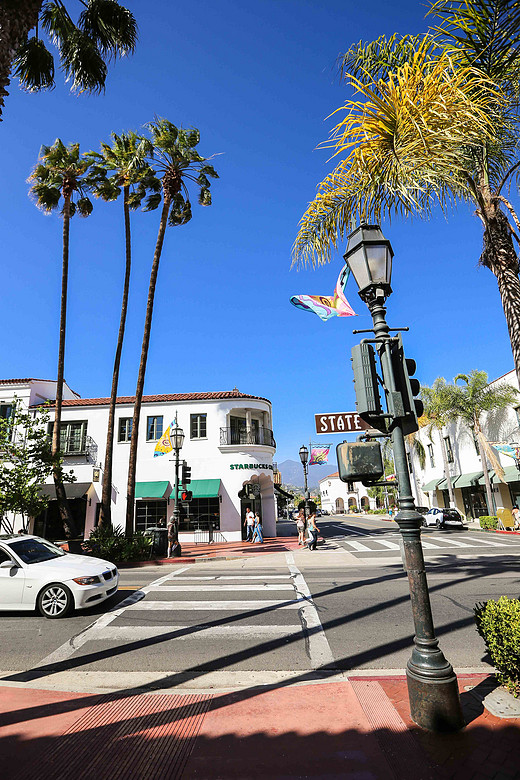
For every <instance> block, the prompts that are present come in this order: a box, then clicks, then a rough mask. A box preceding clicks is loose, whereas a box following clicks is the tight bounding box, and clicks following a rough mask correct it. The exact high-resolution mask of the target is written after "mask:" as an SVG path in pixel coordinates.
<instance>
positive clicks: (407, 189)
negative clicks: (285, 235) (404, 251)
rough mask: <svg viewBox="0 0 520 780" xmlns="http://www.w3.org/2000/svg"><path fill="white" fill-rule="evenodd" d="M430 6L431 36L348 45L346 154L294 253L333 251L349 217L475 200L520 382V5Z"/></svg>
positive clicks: (450, 1) (338, 141)
mask: <svg viewBox="0 0 520 780" xmlns="http://www.w3.org/2000/svg"><path fill="white" fill-rule="evenodd" d="M430 13H431V14H435V15H436V22H437V27H436V28H434V29H433V30H432V31H430V32H428V33H426V34H424V35H419V36H404V37H403V38H400V37H398V36H397V35H394V36H392V37H391V38H389V39H388V38H386V37H385V36H382V37H380V38H378V39H377V40H376V41H373V42H371V43H369V44H364V43H362V42H360V43H358V44H356V45H354V46H352V47H351V49H349V51H348V52H347V53H346V54H345V55H344V56H343V58H342V62H341V65H342V69H343V72H344V74H345V77H346V80H347V82H348V84H349V85H350V87H352V89H353V90H354V91H355V92H357V94H358V95H359V96H360V98H361V99H359V100H356V101H353V100H350V101H347V102H346V104H345V106H344V107H342V108H341V109H338V111H343V112H345V116H344V118H343V119H342V120H341V121H340V122H339V123H338V125H337V126H336V127H335V128H334V130H333V132H332V135H331V138H330V139H329V141H328V142H326V143H325V144H324V146H328V147H331V148H333V149H334V150H335V155H341V156H343V158H344V159H342V160H341V162H340V163H339V164H338V165H337V167H336V168H335V170H334V171H333V172H332V173H331V174H329V176H327V177H326V179H325V180H324V181H323V182H322V183H321V184H320V185H319V188H318V194H317V197H316V198H315V200H314V201H313V202H312V203H311V204H310V206H309V207H308V209H307V211H306V213H305V214H304V216H303V217H302V219H301V221H300V229H299V233H298V236H297V239H296V242H295V245H294V248H293V262H294V263H296V264H306V263H311V264H312V265H315V264H318V265H320V264H323V263H325V262H328V261H329V260H330V257H331V250H332V249H333V248H335V247H336V246H337V244H338V241H339V240H340V239H342V238H343V237H344V235H345V234H346V233H347V232H349V229H350V225H351V222H352V220H354V219H357V220H358V221H363V220H376V221H381V220H382V219H383V218H390V217H391V216H394V215H397V216H410V215H416V216H419V217H420V218H424V217H427V216H428V215H429V214H430V213H431V212H432V211H433V209H434V208H435V206H439V207H440V208H441V209H443V210H448V208H449V207H451V206H452V205H453V204H454V203H464V202H469V203H472V204H474V206H475V207H476V211H475V213H476V215H477V216H478V218H479V219H480V220H481V222H482V225H483V243H484V246H483V252H482V255H481V257H480V263H481V264H482V265H484V266H486V267H487V268H489V269H490V270H491V271H492V272H493V274H495V276H496V278H497V282H498V287H499V291H500V295H501V299H502V305H503V309H504V313H505V317H506V321H507V326H508V330H509V337H510V341H511V346H512V351H513V357H514V362H515V368H516V372H517V376H518V378H519V381H520V279H519V275H518V271H519V260H518V256H517V253H516V251H515V246H514V244H513V241H516V242H517V243H519V242H520V238H519V236H520V220H519V218H518V215H517V214H516V212H515V210H514V208H513V206H512V205H511V203H510V201H509V200H508V198H507V197H506V196H505V195H504V191H505V188H506V187H510V185H511V181H512V178H513V175H519V170H520V154H519V149H520V147H519V145H518V142H517V128H518V122H519V121H520V110H519V105H520V103H519V100H518V74H519V72H520V14H519V13H518V5H517V3H516V0H439V2H437V3H434V4H433V5H432V6H431V8H430ZM510 218H511V219H512V221H513V223H514V224H513V225H512V224H511V222H510Z"/></svg>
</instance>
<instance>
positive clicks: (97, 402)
mask: <svg viewBox="0 0 520 780" xmlns="http://www.w3.org/2000/svg"><path fill="white" fill-rule="evenodd" d="M232 398H250V399H253V400H255V401H267V403H271V402H270V401H269V399H268V398H262V396H259V395H248V394H247V393H241V392H239V391H238V390H236V389H235V390H222V391H220V392H213V393H172V394H169V395H145V396H143V404H153V403H163V402H167V401H225V400H228V399H232ZM134 402H135V396H133V395H123V396H120V397H119V398H117V400H116V403H118V404H133V403H134ZM49 403H50V405H51V406H52V404H53V402H52V401H50V402H49ZM109 403H110V398H78V399H74V400H69V401H63V406H64V407H66V406H108V404H109Z"/></svg>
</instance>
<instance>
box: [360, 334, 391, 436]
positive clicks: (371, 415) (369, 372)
mask: <svg viewBox="0 0 520 780" xmlns="http://www.w3.org/2000/svg"><path fill="white" fill-rule="evenodd" d="M352 369H353V371H354V391H355V393H356V411H357V413H358V414H359V416H360V417H361V419H362V420H364V421H365V422H366V423H368V424H369V425H370V426H371V427H372V428H376V430H378V431H382V432H383V433H385V432H386V429H387V428H386V420H385V417H384V416H383V409H382V406H381V397H380V395H379V387H378V378H377V368H376V356H375V352H374V347H373V346H372V345H371V344H366V343H364V342H362V343H361V344H356V346H355V347H352Z"/></svg>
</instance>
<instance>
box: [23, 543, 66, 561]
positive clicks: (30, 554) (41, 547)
mask: <svg viewBox="0 0 520 780" xmlns="http://www.w3.org/2000/svg"><path fill="white" fill-rule="evenodd" d="M9 547H10V548H11V549H12V550H13V551H14V552H15V553H16V554H17V555H18V557H19V558H21V559H22V561H23V562H24V563H42V562H43V561H50V560H52V559H53V558H60V557H61V556H62V555H66V553H64V552H63V550H60V548H59V547H56V546H55V545H54V544H52V543H51V542H48V541H47V540H46V539H20V540H17V541H16V542H11V544H10V545H9Z"/></svg>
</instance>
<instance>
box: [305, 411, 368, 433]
mask: <svg viewBox="0 0 520 780" xmlns="http://www.w3.org/2000/svg"><path fill="white" fill-rule="evenodd" d="M314 419H315V420H316V433H357V432H359V431H368V430H369V429H371V428H372V426H371V425H369V424H368V423H366V422H365V421H364V420H362V419H361V417H360V416H359V414H358V413H357V412H340V413H335V414H315V415H314Z"/></svg>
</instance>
